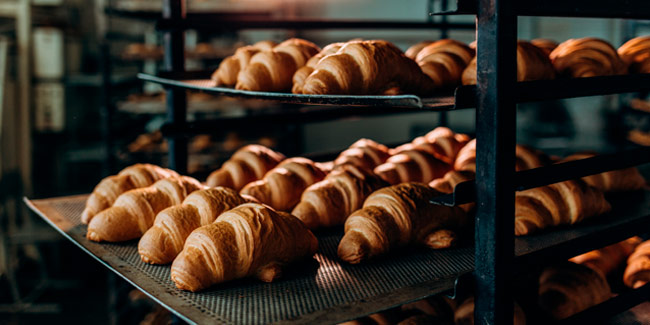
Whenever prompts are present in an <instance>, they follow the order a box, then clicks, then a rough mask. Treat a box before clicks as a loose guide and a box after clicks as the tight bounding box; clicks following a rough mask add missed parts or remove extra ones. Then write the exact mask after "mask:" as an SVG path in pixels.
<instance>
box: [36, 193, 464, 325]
mask: <svg viewBox="0 0 650 325" xmlns="http://www.w3.org/2000/svg"><path fill="white" fill-rule="evenodd" d="M86 198H87V196H86V195H81V196H70V197H61V198H54V199H42V200H28V199H25V202H26V203H27V205H28V206H29V207H30V208H31V209H32V210H33V211H34V212H36V213H37V214H38V215H39V216H41V217H42V218H43V219H44V220H45V221H46V222H48V223H49V224H50V225H52V226H53V227H54V228H55V229H57V230H58V231H59V232H60V233H61V234H62V235H63V236H65V237H66V238H68V239H69V240H71V241H72V242H73V243H74V244H76V245H77V246H78V247H79V248H81V249H82V250H83V251H85V252H87V253H88V254H90V255H92V256H93V257H94V258H96V259H97V260H98V261H99V262H101V263H102V264H104V265H105V266H106V267H108V268H109V269H110V270H112V271H113V272H115V273H117V274H118V275H120V276H121V277H123V278H124V279H126V280H127V281H128V282H130V283H131V284H132V285H134V286H135V287H137V288H139V289H140V290H142V291H143V292H145V293H146V294H147V295H149V296H150V297H151V298H153V299H154V300H155V301H157V302H158V303H160V304H161V305H163V306H165V307H166V308H167V309H169V310H170V311H172V312H174V313H175V314H176V315H178V316H179V317H180V318H181V319H183V320H185V321H187V322H189V323H208V322H209V323H228V324H232V323H237V324H262V323H310V322H315V323H319V324H320V323H337V322H341V321H345V320H349V319H353V318H357V317H361V316H364V315H368V314H371V313H373V312H377V311H380V310H384V309H388V308H391V307H395V306H397V305H401V304H403V303H407V302H410V301H414V300H417V299H421V298H424V297H427V296H430V295H433V294H436V293H440V292H443V291H446V290H449V289H452V288H453V284H454V281H455V279H456V276H457V275H458V274H461V273H466V272H469V271H471V270H472V268H473V261H474V260H473V249H472V247H461V248H456V249H450V250H441V251H433V250H427V249H416V250H409V253H408V254H399V253H397V254H392V255H390V256H388V257H386V258H383V259H379V260H376V261H373V262H370V263H366V264H362V265H347V264H343V263H339V260H338V258H337V256H336V248H337V245H338V242H339V240H340V237H341V233H340V230H339V231H332V232H325V233H316V235H317V236H318V238H319V243H320V248H319V251H318V253H317V254H316V256H315V258H314V260H313V261H311V262H310V263H306V264H304V265H299V266H294V267H292V268H290V269H288V270H287V271H286V274H284V277H283V278H282V279H280V280H278V281H277V282H273V283H263V282H260V281H258V280H255V279H244V280H238V281H234V282H231V283H227V284H222V285H217V286H215V287H213V288H211V289H209V290H206V291H205V292H201V293H190V292H185V291H182V290H179V289H177V288H176V287H175V286H174V284H173V282H172V281H171V279H170V272H169V270H170V268H169V266H153V265H148V264H145V263H143V262H141V260H140V256H139V255H138V253H137V242H135V241H132V242H128V243H125V244H98V243H94V242H91V241H88V240H86V238H85V234H86V226H85V225H82V224H81V222H80V216H81V211H82V210H83V207H84V204H85V200H86ZM470 246H471V245H470Z"/></svg>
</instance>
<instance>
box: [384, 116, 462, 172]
mask: <svg viewBox="0 0 650 325" xmlns="http://www.w3.org/2000/svg"><path fill="white" fill-rule="evenodd" d="M469 140H470V139H469V136H467V135H466V134H462V133H454V132H453V131H452V130H450V129H449V128H446V127H444V126H439V127H437V128H435V129H433V130H432V131H431V132H429V133H427V134H426V135H424V136H421V137H417V138H415V139H413V141H412V142H410V143H406V144H403V145H401V146H399V147H396V148H394V149H391V150H390V151H389V153H390V154H391V155H396V154H398V153H400V152H403V151H406V150H411V149H413V148H415V147H417V146H420V145H423V144H430V146H426V145H425V146H423V147H424V149H425V150H429V151H430V152H431V153H432V154H433V155H434V156H435V157H436V158H438V159H440V160H442V161H444V162H445V163H447V164H450V165H452V164H453V163H454V161H455V160H456V155H458V152H459V151H460V149H462V148H463V147H464V146H465V145H466V144H467V143H468V142H469Z"/></svg>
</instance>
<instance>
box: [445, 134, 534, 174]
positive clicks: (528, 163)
mask: <svg viewBox="0 0 650 325" xmlns="http://www.w3.org/2000/svg"><path fill="white" fill-rule="evenodd" d="M515 156H516V157H515V170H516V171H520V170H527V169H533V168H538V167H542V166H544V165H545V160H546V159H545V158H544V155H543V154H542V153H541V152H539V151H537V150H534V149H532V148H529V147H527V146H523V145H519V144H518V145H516V147H515ZM454 169H455V170H458V171H471V172H474V173H476V139H473V140H472V141H470V142H468V143H467V144H466V145H465V146H464V147H463V148H462V149H461V150H460V151H459V152H458V155H457V156H456V161H455V162H454Z"/></svg>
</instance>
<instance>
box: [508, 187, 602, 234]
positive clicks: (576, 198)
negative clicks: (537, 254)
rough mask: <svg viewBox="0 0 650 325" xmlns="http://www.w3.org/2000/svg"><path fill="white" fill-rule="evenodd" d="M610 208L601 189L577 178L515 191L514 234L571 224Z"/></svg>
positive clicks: (529, 232)
mask: <svg viewBox="0 0 650 325" xmlns="http://www.w3.org/2000/svg"><path fill="white" fill-rule="evenodd" d="M609 210H611V206H610V205H609V203H608V202H607V201H606V200H605V197H604V196H603V192H601V191H600V190H598V189H597V188H594V187H591V186H589V185H587V184H586V183H584V182H583V181H581V180H569V181H564V182H560V183H555V184H551V185H547V186H542V187H537V188H533V189H529V190H525V191H521V192H517V193H516V194H515V235H517V236H522V235H528V234H531V233H533V232H536V231H539V230H542V229H544V228H548V227H552V226H558V225H573V224H576V223H578V222H580V221H582V220H584V219H586V218H589V217H592V216H597V215H600V214H603V213H606V212H608V211H609Z"/></svg>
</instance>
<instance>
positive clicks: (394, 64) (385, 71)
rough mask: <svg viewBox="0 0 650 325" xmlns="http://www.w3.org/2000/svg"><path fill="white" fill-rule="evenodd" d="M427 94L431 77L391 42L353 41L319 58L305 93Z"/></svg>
mask: <svg viewBox="0 0 650 325" xmlns="http://www.w3.org/2000/svg"><path fill="white" fill-rule="evenodd" d="M395 88H398V89H399V91H400V92H408V93H416V94H425V93H427V92H429V91H431V90H432V89H433V83H432V81H431V80H430V79H429V78H428V77H427V76H426V75H425V74H424V73H423V72H422V70H421V69H420V68H419V67H418V65H417V64H416V63H415V62H413V60H411V59H409V58H407V57H406V56H405V55H404V53H402V51H401V50H400V49H399V48H397V47H396V46H395V45H393V44H392V43H389V42H386V41H381V40H374V41H351V42H347V43H345V45H343V46H342V47H341V48H340V49H339V50H338V51H337V52H336V53H335V54H331V55H328V56H326V57H324V58H323V59H322V60H320V61H319V62H318V64H317V65H316V67H315V68H314V72H312V74H310V75H309V77H307V80H305V84H304V86H303V93H304V94H337V95H348V94H352V95H368V94H383V93H385V92H392V91H393V90H394V89H395Z"/></svg>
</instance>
